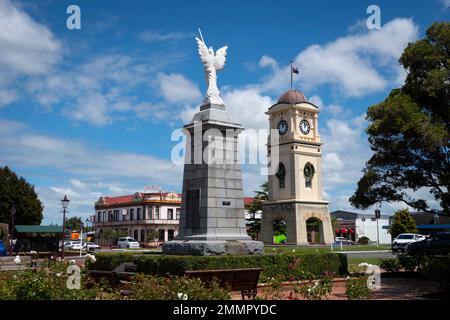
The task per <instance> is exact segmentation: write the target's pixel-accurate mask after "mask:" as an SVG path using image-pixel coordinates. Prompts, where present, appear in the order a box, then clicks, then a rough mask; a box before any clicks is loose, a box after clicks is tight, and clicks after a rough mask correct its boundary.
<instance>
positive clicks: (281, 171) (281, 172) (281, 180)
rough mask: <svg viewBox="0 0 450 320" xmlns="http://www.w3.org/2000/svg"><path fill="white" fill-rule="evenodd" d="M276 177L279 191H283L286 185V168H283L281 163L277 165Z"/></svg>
mask: <svg viewBox="0 0 450 320" xmlns="http://www.w3.org/2000/svg"><path fill="white" fill-rule="evenodd" d="M276 176H277V178H278V184H279V186H280V189H284V187H285V185H286V183H285V180H286V168H285V167H284V164H283V163H282V162H280V164H279V165H278V171H277V173H276Z"/></svg>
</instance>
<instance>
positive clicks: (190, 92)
mask: <svg viewBox="0 0 450 320" xmlns="http://www.w3.org/2000/svg"><path fill="white" fill-rule="evenodd" d="M156 80H157V83H158V86H159V88H160V90H161V94H162V95H163V97H164V99H165V100H167V101H168V102H170V103H184V104H191V103H199V102H200V99H201V93H200V90H199V89H198V87H197V86H196V85H195V84H193V83H192V82H191V81H189V80H188V79H186V78H185V77H184V76H183V75H181V74H175V73H172V74H165V73H162V72H160V73H158V75H157V77H156Z"/></svg>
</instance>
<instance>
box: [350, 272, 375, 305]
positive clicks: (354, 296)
mask: <svg viewBox="0 0 450 320" xmlns="http://www.w3.org/2000/svg"><path fill="white" fill-rule="evenodd" d="M345 294H346V295H347V298H348V299H349V300H359V299H366V298H368V297H369V295H370V290H369V288H368V287H367V276H358V277H353V278H348V279H347V280H346V282H345Z"/></svg>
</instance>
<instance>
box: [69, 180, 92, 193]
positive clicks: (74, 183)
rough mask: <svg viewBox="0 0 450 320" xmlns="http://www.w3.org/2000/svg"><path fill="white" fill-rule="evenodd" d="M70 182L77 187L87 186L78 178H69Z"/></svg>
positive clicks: (83, 187) (85, 187)
mask: <svg viewBox="0 0 450 320" xmlns="http://www.w3.org/2000/svg"><path fill="white" fill-rule="evenodd" d="M69 181H70V183H71V184H72V185H73V186H74V187H75V188H77V189H82V190H85V189H87V188H88V185H87V184H86V183H84V182H82V181H80V180H78V179H70V180H69Z"/></svg>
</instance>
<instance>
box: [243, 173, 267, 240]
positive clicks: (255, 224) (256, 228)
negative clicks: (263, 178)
mask: <svg viewBox="0 0 450 320" xmlns="http://www.w3.org/2000/svg"><path fill="white" fill-rule="evenodd" d="M254 193H255V194H256V195H255V197H254V198H253V201H252V202H251V203H250V204H247V205H245V209H246V210H248V212H250V214H251V216H250V228H249V230H248V233H249V235H250V236H251V237H252V239H258V238H259V233H260V232H261V221H260V220H259V219H258V220H257V219H256V218H255V214H256V213H257V212H258V211H261V210H262V205H263V203H264V202H266V201H267V200H268V199H269V183H268V182H264V183H263V184H262V185H261V190H258V191H254Z"/></svg>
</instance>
